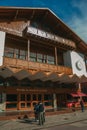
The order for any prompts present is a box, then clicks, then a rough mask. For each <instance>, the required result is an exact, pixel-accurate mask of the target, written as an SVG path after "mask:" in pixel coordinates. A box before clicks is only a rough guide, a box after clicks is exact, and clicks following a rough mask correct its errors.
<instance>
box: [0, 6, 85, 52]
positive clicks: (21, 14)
mask: <svg viewBox="0 0 87 130" xmlns="http://www.w3.org/2000/svg"><path fill="white" fill-rule="evenodd" d="M42 16H43V17H42ZM16 19H19V20H21V19H24V20H25V21H26V20H39V21H40V22H41V23H43V24H47V26H48V27H51V28H52V30H53V31H54V32H55V33H57V35H59V36H62V37H64V38H68V39H70V40H72V41H74V42H75V43H76V45H77V47H78V48H79V49H81V50H82V52H84V53H85V54H87V45H86V43H85V42H84V41H83V40H82V39H81V38H80V37H79V36H78V35H77V34H76V33H75V32H74V31H72V30H71V29H70V28H69V27H68V26H67V25H66V24H65V23H64V22H63V21H62V20H61V19H60V18H59V17H57V16H56V15H55V14H54V13H53V12H52V11H51V10H50V9H48V8H30V7H29V8H24V7H0V20H8V21H9V20H16ZM60 30H61V31H60Z"/></svg>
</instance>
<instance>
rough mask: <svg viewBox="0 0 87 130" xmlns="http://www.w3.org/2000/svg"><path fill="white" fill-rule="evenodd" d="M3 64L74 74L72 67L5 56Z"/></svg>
mask: <svg viewBox="0 0 87 130" xmlns="http://www.w3.org/2000/svg"><path fill="white" fill-rule="evenodd" d="M3 64H4V65H6V66H10V67H14V68H17V67H18V68H22V69H24V68H25V69H34V70H42V71H51V72H58V73H65V74H72V69H71V68H69V67H65V66H59V65H58V66H56V65H51V64H44V63H39V62H31V61H26V60H20V59H14V58H8V57H4V58H3Z"/></svg>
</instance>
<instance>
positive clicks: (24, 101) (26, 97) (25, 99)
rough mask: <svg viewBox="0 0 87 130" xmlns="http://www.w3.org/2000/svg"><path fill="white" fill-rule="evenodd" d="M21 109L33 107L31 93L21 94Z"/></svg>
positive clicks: (19, 104)
mask: <svg viewBox="0 0 87 130" xmlns="http://www.w3.org/2000/svg"><path fill="white" fill-rule="evenodd" d="M18 106H19V107H18V108H19V110H23V109H24V110H27V109H31V94H24V93H23V94H19V103H18Z"/></svg>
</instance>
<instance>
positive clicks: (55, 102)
mask: <svg viewBox="0 0 87 130" xmlns="http://www.w3.org/2000/svg"><path fill="white" fill-rule="evenodd" d="M53 107H54V111H56V110H57V98H56V94H55V93H53Z"/></svg>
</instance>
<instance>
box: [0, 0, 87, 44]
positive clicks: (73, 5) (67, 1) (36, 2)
mask: <svg viewBox="0 0 87 130" xmlns="http://www.w3.org/2000/svg"><path fill="white" fill-rule="evenodd" d="M0 6H16V7H19V6H20V7H47V8H50V9H51V10H52V11H53V12H54V13H55V14H56V15H57V16H58V17H59V18H60V19H61V20H62V21H63V22H64V23H65V24H66V25H68V26H69V27H70V28H71V29H72V30H73V31H74V32H75V33H77V35H79V36H80V37H81V38H82V39H83V40H84V41H85V42H87V0H0Z"/></svg>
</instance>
